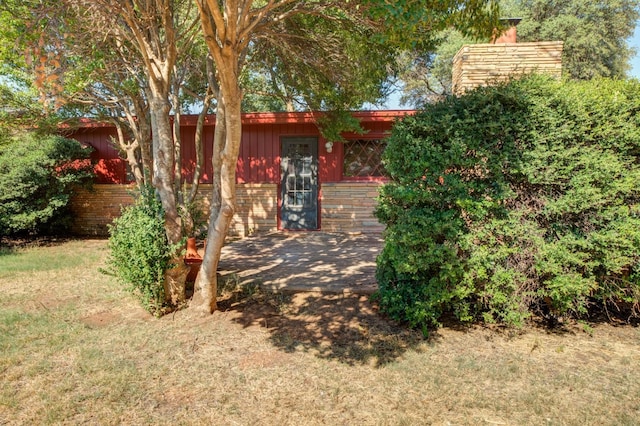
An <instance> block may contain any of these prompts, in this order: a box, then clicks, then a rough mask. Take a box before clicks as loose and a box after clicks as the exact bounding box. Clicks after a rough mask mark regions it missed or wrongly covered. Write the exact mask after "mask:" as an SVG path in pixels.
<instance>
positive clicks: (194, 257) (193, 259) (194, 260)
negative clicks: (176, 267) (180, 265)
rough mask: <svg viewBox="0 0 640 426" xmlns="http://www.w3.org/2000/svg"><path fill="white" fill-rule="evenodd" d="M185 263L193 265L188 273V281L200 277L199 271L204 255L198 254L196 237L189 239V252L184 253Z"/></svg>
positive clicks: (193, 280)
mask: <svg viewBox="0 0 640 426" xmlns="http://www.w3.org/2000/svg"><path fill="white" fill-rule="evenodd" d="M184 263H185V265H188V266H190V267H191V269H190V270H189V274H188V275H187V282H195V280H196V278H197V277H198V272H200V265H201V264H202V256H200V254H198V248H197V246H196V239H195V238H194V237H191V238H188V239H187V253H186V254H185V255H184Z"/></svg>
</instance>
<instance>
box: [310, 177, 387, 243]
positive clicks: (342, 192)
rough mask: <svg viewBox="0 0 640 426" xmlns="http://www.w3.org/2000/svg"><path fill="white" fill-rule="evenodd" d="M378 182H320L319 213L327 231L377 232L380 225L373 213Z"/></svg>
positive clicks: (381, 229) (380, 229)
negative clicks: (320, 198)
mask: <svg viewBox="0 0 640 426" xmlns="http://www.w3.org/2000/svg"><path fill="white" fill-rule="evenodd" d="M379 186H380V183H379V182H338V183H324V184H322V200H321V203H322V204H321V207H322V208H321V211H320V215H321V218H322V222H321V223H322V230H323V231H327V232H363V233H380V232H382V231H383V230H384V225H382V224H380V222H378V219H376V218H375V217H374V216H373V209H374V208H375V207H376V204H377V202H376V197H377V196H378V187H379Z"/></svg>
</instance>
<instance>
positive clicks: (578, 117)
mask: <svg viewBox="0 0 640 426" xmlns="http://www.w3.org/2000/svg"><path fill="white" fill-rule="evenodd" d="M639 153H640V83H639V82H638V81H636V80H632V81H610V80H598V81H591V82H558V81H555V80H552V79H548V78H545V77H540V76H530V77H527V78H524V79H521V80H517V81H511V82H509V83H505V84H502V85H499V86H494V87H487V88H479V89H476V90H474V91H472V92H469V93H467V94H465V95H463V96H460V97H450V98H448V99H446V100H444V101H442V102H440V103H437V104H434V105H431V106H428V107H427V108H426V109H425V110H424V111H421V112H420V113H418V114H417V115H415V116H413V117H407V118H405V119H403V120H402V121H400V122H398V123H397V124H396V126H395V127H394V130H393V132H392V135H391V136H390V138H389V140H388V146H387V149H386V150H385V152H384V155H383V161H384V164H385V167H386V170H387V171H388V173H389V175H390V181H389V183H388V184H385V185H384V186H383V187H382V189H381V192H380V198H379V207H378V208H377V210H376V215H377V217H378V218H379V220H380V221H381V222H383V223H384V224H386V226H387V229H386V233H385V243H384V248H383V251H382V253H381V255H380V256H379V258H378V266H377V279H378V282H379V286H380V288H379V291H378V293H377V295H376V296H377V298H378V300H379V301H380V305H381V308H382V309H383V310H384V311H385V312H387V313H388V314H389V315H391V316H392V317H394V318H396V319H398V320H402V321H407V322H408V323H409V324H410V325H412V326H414V327H429V326H433V325H438V324H439V323H440V322H441V319H442V317H443V315H446V314H453V315H455V317H456V318H458V319H459V320H461V321H477V320H484V321H488V322H495V321H497V322H501V323H505V324H510V325H520V324H523V322H524V321H525V320H526V319H527V318H528V317H530V316H531V314H532V313H544V314H545V315H552V316H554V317H559V316H575V317H581V316H585V315H587V314H588V313H589V312H590V310H591V308H593V307H600V308H602V309H605V310H608V311H609V312H611V310H616V311H620V312H625V313H626V314H628V315H637V314H638V312H639V309H638V308H639V306H640V162H639Z"/></svg>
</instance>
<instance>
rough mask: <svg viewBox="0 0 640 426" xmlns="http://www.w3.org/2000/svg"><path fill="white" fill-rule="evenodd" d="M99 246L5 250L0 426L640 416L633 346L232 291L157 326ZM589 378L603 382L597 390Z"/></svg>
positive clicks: (628, 340) (631, 340) (602, 335)
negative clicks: (401, 318)
mask: <svg viewBox="0 0 640 426" xmlns="http://www.w3.org/2000/svg"><path fill="white" fill-rule="evenodd" d="M108 252H109V249H108V244H107V242H106V241H103V240H78V241H66V242H55V241H49V242H48V243H47V244H46V245H41V246H34V247H29V246H20V247H13V246H10V247H7V246H5V247H3V248H2V250H0V292H1V293H2V294H3V302H2V304H0V383H2V385H1V386H0V423H1V424H6V425H19V424H85V423H88V424H101V425H102V424H104V425H109V424H129V425H143V424H158V425H162V424H185V425H188V424H256V425H294V424H295V425H299V424H305V425H316V424H318V425H319V424H362V425H391V424H393V425H397V424H412V425H413V424H460V425H464V424H473V425H477V424H494V425H495V424H519V425H528V424H531V425H534V424H535V425H539V424H575V425H596V424H597V425H603V424H604V425H606V424H611V425H614V424H615V425H632V424H636V423H637V419H638V418H639V416H640V405H639V403H638V401H640V372H639V371H638V369H637V368H634V367H635V366H637V365H638V364H639V363H640V332H639V330H638V329H637V328H634V327H630V326H613V325H611V324H607V323H594V324H589V328H587V327H585V326H583V325H580V324H574V325H570V324H566V326H565V328H563V329H556V330H555V332H553V333H549V332H547V330H546V329H538V328H535V327H531V328H527V329H525V330H520V331H519V332H517V333H515V332H512V331H508V330H503V329H502V328H500V327H495V328H493V329H489V328H485V327H479V326H474V327H469V328H460V327H459V326H455V327H443V328H441V329H439V330H438V331H436V332H434V333H432V335H431V337H430V339H429V340H424V339H423V338H422V335H421V334H420V333H419V332H418V333H416V332H413V331H410V330H407V329H405V328H403V327H401V326H398V325H395V324H394V323H391V322H388V321H387V320H385V319H384V318H383V317H381V316H380V315H379V314H378V312H377V309H376V307H375V305H371V304H370V303H369V302H368V300H367V298H366V297H361V296H343V295H340V296H337V295H333V296H331V295H324V296H323V295H320V294H318V293H308V294H305V293H302V294H297V295H292V296H288V297H285V296H283V295H279V294H274V295H271V294H265V293H261V292H260V291H259V290H258V289H257V288H256V287H251V288H243V287H238V286H236V285H234V281H233V280H232V281H231V283H230V284H229V285H227V287H226V288H225V289H223V293H221V294H220V310H219V311H218V312H216V313H214V314H213V315H212V316H200V315H196V314H195V313H194V312H193V311H190V310H182V311H177V312H175V313H173V314H171V315H166V316H164V317H162V318H155V317H153V316H152V315H151V314H149V313H148V312H146V311H145V310H144V309H143V308H142V307H140V305H139V303H138V301H137V300H136V299H135V298H134V297H133V296H131V295H130V294H129V293H128V292H126V291H125V290H123V289H122V287H121V286H120V285H119V283H117V282H116V281H115V279H114V278H113V277H110V276H107V275H104V274H100V273H99V272H97V269H98V268H100V267H104V265H105V261H106V258H107V257H108ZM594 378H596V379H594Z"/></svg>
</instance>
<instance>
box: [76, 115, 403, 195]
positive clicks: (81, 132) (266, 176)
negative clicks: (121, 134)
mask: <svg viewBox="0 0 640 426" xmlns="http://www.w3.org/2000/svg"><path fill="white" fill-rule="evenodd" d="M407 113H412V112H410V111H368V112H357V113H354V114H355V115H356V117H358V118H359V119H360V120H361V122H362V126H363V128H364V129H365V130H367V133H366V134H364V135H357V134H345V135H344V136H345V138H346V139H350V138H351V139H367V138H371V139H381V138H384V137H385V136H387V135H388V134H389V132H390V130H391V127H392V126H393V122H394V120H395V119H396V118H398V117H401V116H403V115H405V114H407ZM196 119H197V117H195V116H185V117H183V120H182V122H183V125H182V130H181V138H182V151H181V152H182V172H183V174H184V176H185V177H186V179H187V181H190V180H191V179H192V177H193V171H194V168H195V161H196V154H195V147H194V143H193V140H194V136H195V123H196ZM214 122H215V116H209V117H207V120H206V122H205V123H206V124H205V129H204V141H203V145H204V167H203V171H202V174H201V179H200V181H201V182H202V183H211V181H212V176H213V170H212V166H211V155H212V151H213V133H214ZM115 135H116V132H115V129H114V128H113V127H112V126H110V125H104V124H96V123H88V124H86V125H85V126H83V127H81V128H80V129H78V130H77V131H75V132H74V133H73V134H72V135H71V136H70V137H72V138H74V139H77V140H79V141H80V142H83V143H86V144H88V145H91V146H92V147H93V148H94V149H95V151H94V152H93V153H92V156H91V158H92V160H94V161H95V163H96V166H95V170H96V175H97V182H98V183H126V182H127V177H126V161H125V160H124V159H122V158H120V156H119V153H118V150H117V149H116V148H114V147H113V146H112V144H111V141H110V136H115ZM282 136H317V137H318V155H319V168H320V171H319V175H320V176H319V178H320V182H340V181H342V180H343V178H342V159H343V145H342V144H341V143H334V145H333V150H332V152H331V153H328V152H327V149H326V147H325V144H326V142H327V141H326V140H325V139H324V138H322V137H321V136H320V134H319V131H318V128H317V127H316V125H315V124H314V114H312V113H262V114H258V113H256V114H244V115H243V133H242V143H241V146H240V155H239V157H238V165H237V169H236V171H237V181H238V183H279V181H280V170H279V167H280V138H281V137H282Z"/></svg>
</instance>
